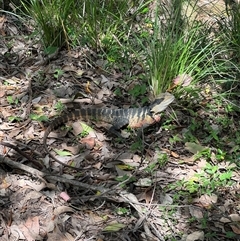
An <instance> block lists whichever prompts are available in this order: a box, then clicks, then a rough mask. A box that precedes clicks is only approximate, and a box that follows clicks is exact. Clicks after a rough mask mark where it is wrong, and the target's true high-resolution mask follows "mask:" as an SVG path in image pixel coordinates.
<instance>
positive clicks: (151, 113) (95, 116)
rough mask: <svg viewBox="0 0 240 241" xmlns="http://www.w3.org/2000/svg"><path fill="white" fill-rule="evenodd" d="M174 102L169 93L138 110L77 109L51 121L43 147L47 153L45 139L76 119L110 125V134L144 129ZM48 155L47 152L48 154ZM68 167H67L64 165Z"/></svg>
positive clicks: (156, 120)
mask: <svg viewBox="0 0 240 241" xmlns="http://www.w3.org/2000/svg"><path fill="white" fill-rule="evenodd" d="M173 100H174V96H173V95H172V94H169V93H167V92H166V93H162V94H160V95H158V96H157V98H156V99H155V100H154V102H153V103H152V104H150V105H149V106H145V107H140V108H129V109H101V108H99V109H96V108H95V109H92V108H86V109H77V110H75V111H73V112H69V113H66V114H64V115H62V116H60V117H57V118H55V119H53V121H51V122H50V124H49V126H48V127H47V129H46V131H45V133H44V136H43V146H44V149H45V150H46V151H47V152H48V148H47V144H46V143H47V137H48V135H49V134H50V132H51V131H53V130H54V129H56V128H58V127H59V126H61V125H62V124H64V123H66V122H68V121H71V120H76V119H81V120H85V121H88V120H93V121H103V122H106V123H109V124H111V125H112V127H111V128H110V130H109V131H110V132H112V133H115V134H116V135H120V134H119V133H118V130H120V129H121V128H123V127H130V128H134V129H136V128H146V127H148V126H150V125H152V124H154V123H156V122H159V121H160V118H161V112H163V111H164V110H165V109H166V108H167V107H168V105H169V104H171V103H172V102H173ZM48 153H49V152H48ZM50 156H51V157H52V158H54V160H55V161H57V162H59V163H61V164H63V163H62V162H60V161H58V160H57V159H56V158H55V157H54V156H53V155H50ZM64 166H68V165H66V164H65V165H64Z"/></svg>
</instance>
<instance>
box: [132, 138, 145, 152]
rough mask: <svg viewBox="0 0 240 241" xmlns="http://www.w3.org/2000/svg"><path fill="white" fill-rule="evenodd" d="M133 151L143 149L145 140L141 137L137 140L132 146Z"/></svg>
mask: <svg viewBox="0 0 240 241" xmlns="http://www.w3.org/2000/svg"><path fill="white" fill-rule="evenodd" d="M130 149H131V151H133V152H135V151H142V149H143V140H142V139H141V138H138V140H137V141H135V142H134V143H133V144H132V145H131V147H130Z"/></svg>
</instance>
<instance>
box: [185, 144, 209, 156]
mask: <svg viewBox="0 0 240 241" xmlns="http://www.w3.org/2000/svg"><path fill="white" fill-rule="evenodd" d="M185 148H186V150H188V151H189V152H191V153H193V154H196V153H198V152H201V151H203V150H206V149H207V147H205V146H202V145H200V144H196V143H193V142H186V143H185Z"/></svg>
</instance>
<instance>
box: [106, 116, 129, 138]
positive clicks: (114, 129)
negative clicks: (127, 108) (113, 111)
mask: <svg viewBox="0 0 240 241" xmlns="http://www.w3.org/2000/svg"><path fill="white" fill-rule="evenodd" d="M128 124H129V121H128V119H127V118H122V117H118V118H117V117H116V118H114V119H113V125H112V126H111V128H110V129H109V132H110V133H112V134H114V135H115V136H117V137H120V138H123V136H122V135H121V134H120V132H119V130H120V129H122V128H124V127H127V126H128Z"/></svg>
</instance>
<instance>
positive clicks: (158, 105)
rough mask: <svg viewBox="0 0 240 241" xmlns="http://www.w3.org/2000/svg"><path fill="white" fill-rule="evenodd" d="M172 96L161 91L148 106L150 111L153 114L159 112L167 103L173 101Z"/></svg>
mask: <svg viewBox="0 0 240 241" xmlns="http://www.w3.org/2000/svg"><path fill="white" fill-rule="evenodd" d="M174 99H175V98H174V96H173V95H172V94H169V93H167V92H166V93H163V94H161V95H160V96H158V97H157V98H156V100H155V101H154V102H153V104H152V105H151V106H150V111H151V112H152V113H154V114H159V113H160V112H162V111H163V110H165V109H166V108H167V107H168V105H169V104H171V103H172V102H173V101H174Z"/></svg>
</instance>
